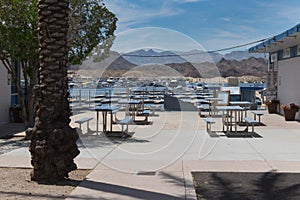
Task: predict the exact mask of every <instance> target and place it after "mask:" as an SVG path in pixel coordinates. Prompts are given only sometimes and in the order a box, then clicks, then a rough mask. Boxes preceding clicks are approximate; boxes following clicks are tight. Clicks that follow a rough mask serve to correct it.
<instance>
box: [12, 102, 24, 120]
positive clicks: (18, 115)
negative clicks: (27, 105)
mask: <svg viewBox="0 0 300 200" xmlns="http://www.w3.org/2000/svg"><path fill="white" fill-rule="evenodd" d="M9 110H10V112H11V114H12V116H13V122H15V123H21V122H23V119H22V109H21V107H19V106H13V107H10V109H9Z"/></svg>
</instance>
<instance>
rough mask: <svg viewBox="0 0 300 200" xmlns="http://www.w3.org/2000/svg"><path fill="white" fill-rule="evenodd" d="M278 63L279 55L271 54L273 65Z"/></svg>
mask: <svg viewBox="0 0 300 200" xmlns="http://www.w3.org/2000/svg"><path fill="white" fill-rule="evenodd" d="M276 61H277V53H272V54H271V63H273V62H276Z"/></svg>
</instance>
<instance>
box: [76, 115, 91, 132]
mask: <svg viewBox="0 0 300 200" xmlns="http://www.w3.org/2000/svg"><path fill="white" fill-rule="evenodd" d="M92 119H93V118H92V117H84V118H80V119H77V120H76V121H75V123H76V124H79V128H80V130H82V129H81V124H84V123H87V125H86V127H87V131H89V121H91V120H92Z"/></svg>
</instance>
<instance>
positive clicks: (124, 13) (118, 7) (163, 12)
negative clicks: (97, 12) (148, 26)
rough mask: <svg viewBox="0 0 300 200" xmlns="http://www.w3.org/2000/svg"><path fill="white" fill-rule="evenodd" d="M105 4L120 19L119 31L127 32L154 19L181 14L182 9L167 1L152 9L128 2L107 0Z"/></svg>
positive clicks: (126, 0) (125, 0) (124, 0)
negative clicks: (134, 26)
mask: <svg viewBox="0 0 300 200" xmlns="http://www.w3.org/2000/svg"><path fill="white" fill-rule="evenodd" d="M105 4H106V6H107V7H108V9H109V10H111V11H112V12H113V13H115V14H116V16H117V17H118V31H123V30H126V29H128V28H130V27H132V26H133V25H136V24H141V23H145V22H147V21H149V20H151V19H154V18H159V17H165V16H174V15H177V14H179V13H181V10H180V9H175V8H174V7H172V6H170V5H169V4H168V2H166V1H163V2H160V3H157V4H156V7H151V8H147V7H142V6H140V5H138V4H133V3H130V2H129V1H128V0H106V1H105Z"/></svg>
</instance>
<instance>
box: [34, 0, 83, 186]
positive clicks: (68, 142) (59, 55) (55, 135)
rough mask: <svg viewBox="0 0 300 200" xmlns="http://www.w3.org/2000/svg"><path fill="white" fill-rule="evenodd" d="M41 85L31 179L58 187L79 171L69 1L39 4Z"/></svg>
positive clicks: (41, 1) (44, 0)
mask: <svg viewBox="0 0 300 200" xmlns="http://www.w3.org/2000/svg"><path fill="white" fill-rule="evenodd" d="M38 6H39V44H40V58H39V59H40V81H39V85H37V86H36V87H35V101H36V102H37V111H36V119H35V125H34V128H33V130H32V139H31V144H30V152H31V163H32V165H33V167H34V169H33V171H32V174H31V179H32V180H34V181H37V182H46V183H55V182H57V181H60V180H62V179H64V178H66V177H68V173H69V172H70V171H72V170H75V169H76V168H77V166H76V164H75V163H74V158H75V157H76V156H77V155H78V154H79V150H78V148H77V145H76V140H77V139H78V134H77V132H76V130H75V129H74V128H71V127H70V126H69V123H70V114H71V112H70V107H69V102H68V85H67V63H68V48H67V33H68V25H69V24H68V9H69V1H68V0H39V3H38Z"/></svg>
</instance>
